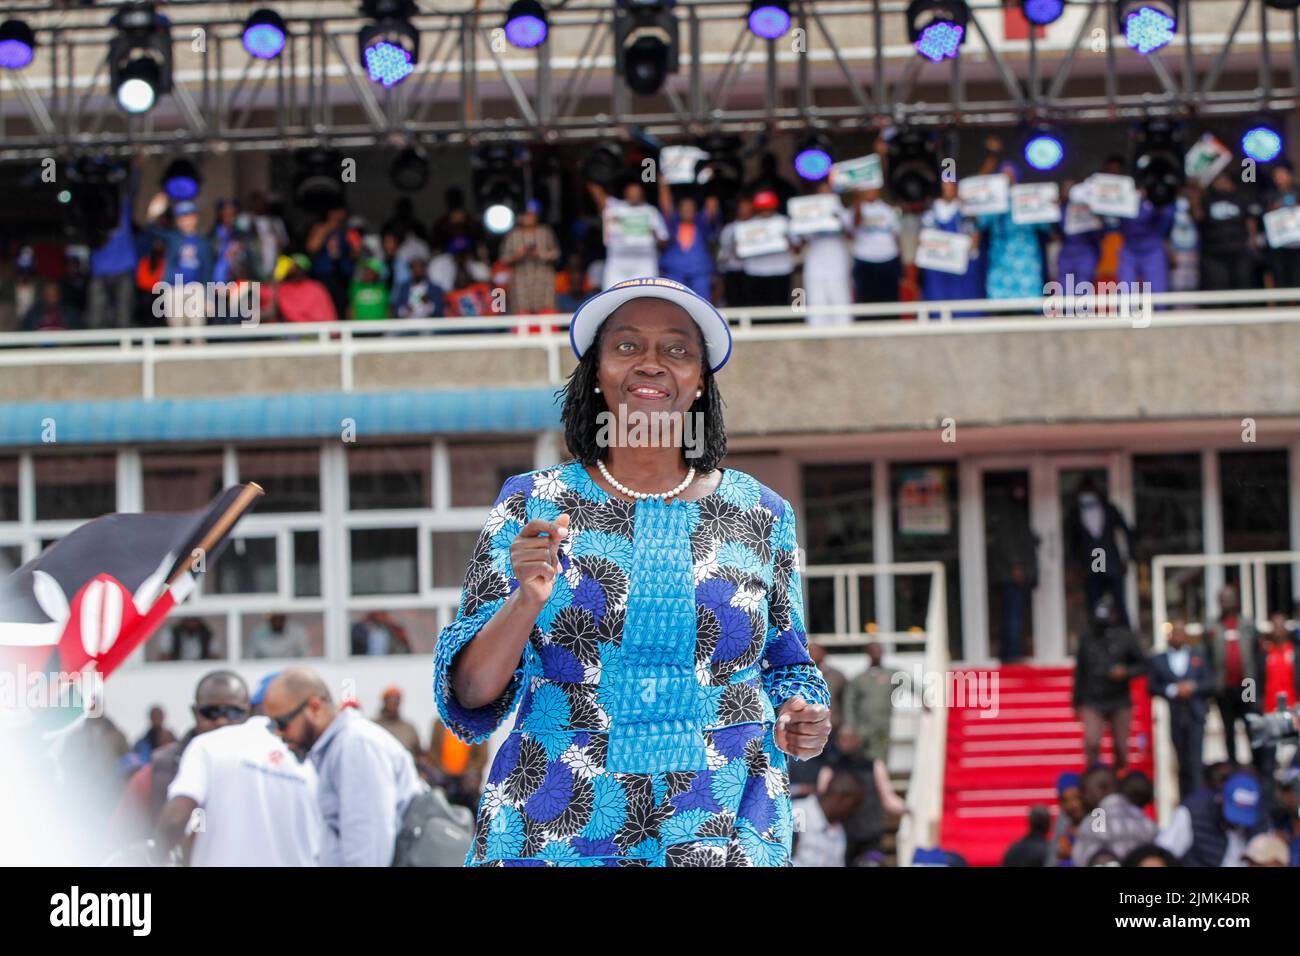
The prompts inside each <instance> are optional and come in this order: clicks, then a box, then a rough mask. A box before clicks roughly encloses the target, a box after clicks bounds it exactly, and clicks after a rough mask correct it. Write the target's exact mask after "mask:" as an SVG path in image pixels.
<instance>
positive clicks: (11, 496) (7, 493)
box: [0, 458, 18, 521]
mask: <svg viewBox="0 0 1300 956" xmlns="http://www.w3.org/2000/svg"><path fill="white" fill-rule="evenodd" d="M17 520H18V459H17V458H0V521H17Z"/></svg>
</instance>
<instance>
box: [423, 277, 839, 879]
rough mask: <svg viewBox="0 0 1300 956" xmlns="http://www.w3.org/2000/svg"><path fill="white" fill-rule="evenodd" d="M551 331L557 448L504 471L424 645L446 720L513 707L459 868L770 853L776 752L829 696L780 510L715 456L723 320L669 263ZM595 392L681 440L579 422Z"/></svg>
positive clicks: (720, 433) (475, 733) (763, 858)
mask: <svg viewBox="0 0 1300 956" xmlns="http://www.w3.org/2000/svg"><path fill="white" fill-rule="evenodd" d="M570 336H571V339H572V341H573V346H574V351H575V353H577V355H578V357H579V364H578V366H577V368H576V369H575V371H574V373H573V375H572V376H571V377H570V379H569V383H568V386H567V388H566V389H565V403H564V411H563V416H562V418H563V421H564V425H565V439H566V443H567V445H568V447H569V449H570V451H571V452H572V454H573V455H574V458H573V459H572V460H569V461H566V462H562V463H560V464H557V465H554V466H551V467H549V468H543V469H540V470H537V471H533V472H529V473H526V474H522V475H516V476H514V477H511V478H509V479H508V480H507V481H506V482H505V484H504V486H503V487H502V489H501V493H500V495H499V496H498V497H497V501H496V504H495V505H494V506H493V508H492V510H491V512H490V513H489V515H488V519H487V523H486V524H485V525H484V528H483V531H482V533H481V534H480V535H479V539H478V543H477V546H476V547H475V549H474V554H473V557H472V558H471V560H470V566H469V570H468V573H467V575H466V579H465V589H464V591H463V593H462V596H461V603H460V608H459V612H458V614H457V617H456V619H455V620H454V621H453V622H452V623H451V624H450V625H448V626H447V628H446V629H444V630H443V632H442V634H441V635H440V637H439V640H438V644H437V647H436V649H435V676H434V694H435V697H436V699H437V705H438V709H439V712H440V714H441V715H442V719H443V721H444V722H445V723H446V725H447V727H448V728H449V729H450V730H451V731H452V732H453V733H455V734H456V735H457V736H458V737H460V738H461V739H462V740H464V741H466V742H467V743H476V742H479V741H482V740H485V739H487V738H488V737H489V736H491V734H492V732H493V731H494V730H495V729H496V728H497V727H499V726H500V725H501V724H502V722H503V721H504V720H505V719H506V718H507V716H508V715H509V714H510V712H511V711H513V710H514V709H515V706H516V705H518V707H519V715H518V717H517V718H516V720H515V723H514V728H513V730H512V731H511V733H510V735H509V736H508V737H507V738H506V741H505V743H503V744H502V745H501V748H500V749H499V751H498V752H497V754H496V757H495V759H494V760H493V762H492V766H491V769H490V771H489V773H488V777H487V780H486V783H485V786H484V790H483V795H482V798H481V801H480V804H479V809H478V815H477V822H476V826H475V834H474V841H473V845H472V847H471V849H470V852H469V854H468V857H467V859H466V864H467V865H471V866H477V865H496V866H508V865H514V866H546V865H577V866H620V865H643V866H644V865H652V866H683V865H684V866H785V865H789V859H790V846H791V835H792V821H791V811H790V798H789V775H788V772H787V766H788V759H789V758H790V757H795V758H796V759H809V758H812V757H814V756H816V755H817V754H819V753H821V751H822V748H823V747H824V746H825V743H826V739H827V737H828V735H829V733H830V716H829V711H828V709H827V705H828V704H829V693H828V691H827V687H826V682H825V680H824V679H823V677H822V675H821V673H820V671H818V669H817V667H816V665H815V664H813V662H812V660H811V658H810V657H809V655H808V646H807V640H806V637H805V634H804V624H803V597H802V591H801V585H800V579H799V571H798V566H797V563H796V558H795V549H796V538H795V516H794V511H793V509H792V508H791V506H790V503H789V502H788V501H786V500H785V499H784V498H782V497H781V496H780V495H779V494H777V493H776V492H774V491H772V490H771V489H770V488H767V487H765V486H764V485H762V484H760V483H759V482H758V481H756V480H755V479H754V478H752V477H751V476H749V475H747V474H745V473H744V472H741V471H737V470H736V469H734V468H720V467H718V465H719V462H720V460H721V458H722V456H723V455H724V454H725V451H726V437H725V434H726V433H725V428H724V425H723V422H722V417H721V413H720V409H721V398H720V395H719V392H718V388H717V384H716V382H715V380H714V373H715V372H716V371H717V370H718V369H720V368H721V367H722V365H723V364H724V363H725V362H726V360H727V358H728V356H729V354H730V350H731V337H730V332H729V331H728V329H727V325H726V322H725V321H724V320H723V319H722V318H721V317H720V316H719V315H718V313H717V312H716V311H715V310H714V309H713V307H712V306H711V305H709V304H708V303H707V302H706V301H705V300H703V299H701V298H700V297H698V296H696V295H695V294H694V293H692V292H691V291H690V290H689V289H687V288H686V287H685V286H683V285H681V284H680V283H677V282H674V281H672V280H668V279H633V280H629V281H627V282H624V283H620V284H619V285H617V286H615V287H613V288H611V289H610V290H608V291H607V292H604V293H602V294H600V295H597V296H595V297H593V298H592V299H590V300H589V301H588V302H587V303H585V304H584V305H583V306H582V308H581V309H580V310H579V312H578V313H577V314H576V315H575V316H574V320H573V324H572V326H571V329H570ZM611 411H612V412H613V413H614V414H615V415H616V416H618V420H619V421H620V422H621V423H623V424H624V425H631V424H633V423H634V422H635V421H636V415H635V414H634V413H640V414H641V415H642V416H648V415H649V414H652V413H654V412H666V411H671V412H677V413H687V412H695V413H699V415H700V416H701V417H702V440H701V441H699V442H692V441H690V440H687V441H683V442H679V443H676V444H675V445H674V444H671V443H670V444H664V443H659V444H657V445H656V444H654V443H653V442H652V441H640V442H637V441H632V440H628V441H623V442H621V441H620V440H619V436H621V435H623V434H624V432H623V431H622V430H621V429H620V430H618V431H614V432H612V437H609V434H608V433H607V432H602V431H601V429H600V423H602V422H605V423H608V418H607V416H608V414H609V413H610V412H611ZM602 413H605V414H604V415H602ZM684 434H687V435H689V432H686V433H684ZM627 435H628V436H629V439H630V438H631V436H634V435H635V432H634V431H631V430H629V431H628V432H627Z"/></svg>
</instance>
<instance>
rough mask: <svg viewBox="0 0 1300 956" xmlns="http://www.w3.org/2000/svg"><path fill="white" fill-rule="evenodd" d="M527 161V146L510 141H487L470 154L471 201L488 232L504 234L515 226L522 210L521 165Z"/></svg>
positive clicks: (522, 182) (522, 186)
mask: <svg viewBox="0 0 1300 956" xmlns="http://www.w3.org/2000/svg"><path fill="white" fill-rule="evenodd" d="M528 161H529V152H528V150H527V148H525V147H523V146H520V145H518V144H516V143H510V142H495V143H489V144H488V145H486V146H483V147H480V148H479V150H478V151H477V152H475V153H474V155H473V157H471V162H470V165H471V168H472V170H473V183H474V200H475V202H476V203H477V205H478V208H479V210H480V212H481V213H482V216H483V227H484V228H485V229H487V230H488V232H490V233H493V234H494V235H504V234H505V233H507V232H509V231H510V230H511V229H513V228H514V225H515V218H516V217H517V216H518V215H519V213H521V212H523V209H524V179H523V168H524V166H525V165H527V163H528Z"/></svg>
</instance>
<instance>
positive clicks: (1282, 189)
mask: <svg viewBox="0 0 1300 956" xmlns="http://www.w3.org/2000/svg"><path fill="white" fill-rule="evenodd" d="M1296 206H1300V187H1297V186H1296V184H1295V175H1294V173H1293V172H1292V171H1291V164H1290V163H1289V162H1288V161H1287V160H1285V159H1279V160H1278V161H1277V164H1276V165H1275V166H1274V167H1273V192H1272V194H1271V196H1270V197H1269V202H1268V208H1269V211H1270V212H1271V211H1273V210H1274V209H1290V208H1294V207H1296ZM1270 253H1271V254H1270V259H1272V263H1271V265H1270V271H1271V272H1272V273H1273V287H1274V288H1275V289H1295V288H1300V242H1295V243H1290V244H1288V245H1285V246H1283V247H1281V248H1277V249H1271V250H1270Z"/></svg>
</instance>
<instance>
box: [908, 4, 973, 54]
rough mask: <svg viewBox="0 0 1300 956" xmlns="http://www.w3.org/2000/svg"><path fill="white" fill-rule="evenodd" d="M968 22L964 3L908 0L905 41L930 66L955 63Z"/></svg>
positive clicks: (968, 13)
mask: <svg viewBox="0 0 1300 956" xmlns="http://www.w3.org/2000/svg"><path fill="white" fill-rule="evenodd" d="M969 22H970V7H968V6H967V5H966V3H965V0H912V2H911V3H909V4H908V5H907V36H908V39H909V40H911V41H912V45H913V46H914V47H916V52H917V53H919V54H921V56H923V57H925V58H926V59H927V60H929V61H930V62H932V63H938V62H940V61H941V60H943V59H945V58H948V57H951V58H953V59H956V57H957V51H958V49H959V48H960V47H961V45H962V42H963V41H964V40H965V38H966V24H967V23H969Z"/></svg>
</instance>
